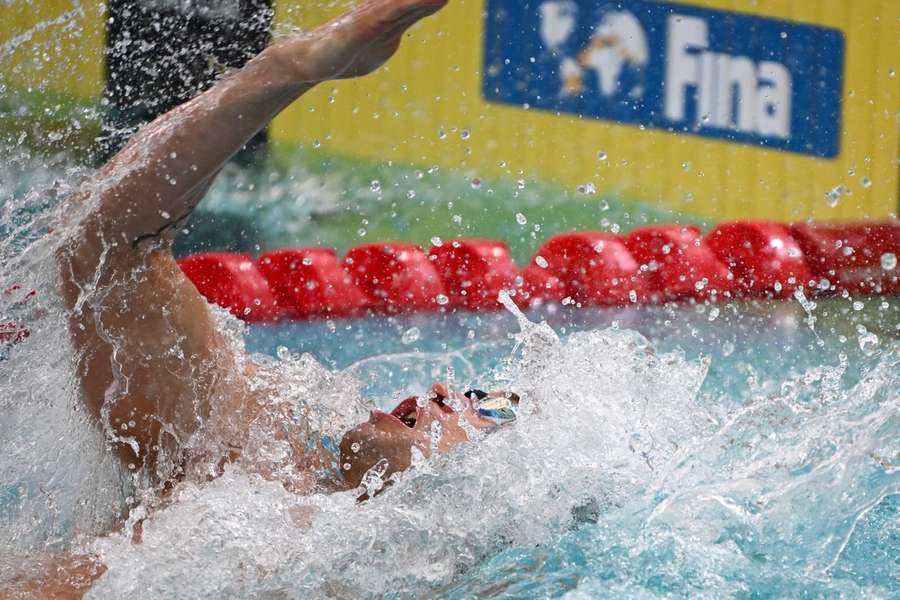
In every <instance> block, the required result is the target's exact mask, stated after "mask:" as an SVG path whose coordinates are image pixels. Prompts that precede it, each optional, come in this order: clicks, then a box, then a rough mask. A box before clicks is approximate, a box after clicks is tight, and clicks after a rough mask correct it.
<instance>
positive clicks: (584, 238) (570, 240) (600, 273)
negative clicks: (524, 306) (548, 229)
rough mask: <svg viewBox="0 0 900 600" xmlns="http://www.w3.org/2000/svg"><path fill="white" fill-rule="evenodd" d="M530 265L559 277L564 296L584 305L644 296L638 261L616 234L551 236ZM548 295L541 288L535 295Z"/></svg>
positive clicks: (553, 296)
mask: <svg viewBox="0 0 900 600" xmlns="http://www.w3.org/2000/svg"><path fill="white" fill-rule="evenodd" d="M532 268H541V269H546V270H547V272H548V273H549V274H550V275H552V276H555V277H558V278H559V281H560V286H561V288H562V290H564V292H565V295H566V296H569V297H571V298H572V300H573V301H575V302H578V303H581V304H583V305H587V306H616V305H624V304H630V303H633V302H637V301H638V300H639V299H642V298H644V297H645V295H646V283H645V281H644V278H643V277H642V276H641V274H640V273H639V268H638V263H637V261H636V260H635V259H634V257H633V256H632V255H631V253H630V252H629V251H628V249H627V248H626V247H625V244H623V243H622V240H620V239H619V238H617V237H616V236H613V235H610V234H607V233H601V232H592V231H587V232H576V233H565V234H561V235H557V236H555V237H552V238H550V240H548V241H547V242H546V243H545V244H544V245H543V246H542V247H541V249H540V250H539V251H538V253H537V254H536V255H535V257H534V259H533V260H532V263H531V266H530V267H529V269H532ZM562 290H560V289H552V290H551V294H549V298H548V296H546V295H543V294H542V292H541V287H537V288H536V289H534V290H533V294H534V295H535V296H537V297H542V298H547V299H556V297H558V296H559V294H560V293H561V292H562Z"/></svg>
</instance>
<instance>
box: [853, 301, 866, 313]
mask: <svg viewBox="0 0 900 600" xmlns="http://www.w3.org/2000/svg"><path fill="white" fill-rule="evenodd" d="M863 307H865V304H863V303H862V302H860V301H859V300H857V301H856V302H854V303H853V310H855V311H856V312H859V311H861V310H862V309H863Z"/></svg>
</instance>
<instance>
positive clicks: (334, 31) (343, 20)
mask: <svg viewBox="0 0 900 600" xmlns="http://www.w3.org/2000/svg"><path fill="white" fill-rule="evenodd" d="M446 3H447V0H370V1H369V2H366V3H365V4H362V5H360V6H358V7H357V8H356V9H354V10H352V11H350V12H349V13H347V14H346V15H344V16H342V17H339V18H338V19H336V20H334V21H332V22H331V23H328V24H327V25H324V26H323V27H320V28H319V29H317V30H316V31H315V33H316V34H318V35H319V36H320V37H321V42H322V44H323V45H324V46H326V47H327V50H326V54H328V55H329V56H330V60H329V61H328V63H329V64H326V65H324V66H325V68H326V69H327V70H328V71H329V72H328V73H323V74H321V77H324V78H328V77H359V76H362V75H366V74H368V73H371V72H372V71H374V70H375V69H377V68H378V67H380V66H381V65H382V64H384V63H385V62H386V61H387V60H388V59H389V58H390V57H391V56H392V55H393V54H394V52H396V50H397V47H398V46H399V45H400V37H401V36H402V35H403V33H404V32H405V31H406V30H407V29H409V28H410V27H412V26H413V25H414V24H415V23H416V22H418V21H419V20H421V19H423V18H425V17H427V16H429V15H431V14H433V13H435V12H437V11H438V10H440V9H441V8H443V6H444V5H445V4H446ZM312 79H319V77H313V78H312Z"/></svg>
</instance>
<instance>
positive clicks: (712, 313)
mask: <svg viewBox="0 0 900 600" xmlns="http://www.w3.org/2000/svg"><path fill="white" fill-rule="evenodd" d="M718 317H719V307H717V306H713V307H712V308H711V309H710V310H709V320H710V321H715V320H716V319H717V318H718Z"/></svg>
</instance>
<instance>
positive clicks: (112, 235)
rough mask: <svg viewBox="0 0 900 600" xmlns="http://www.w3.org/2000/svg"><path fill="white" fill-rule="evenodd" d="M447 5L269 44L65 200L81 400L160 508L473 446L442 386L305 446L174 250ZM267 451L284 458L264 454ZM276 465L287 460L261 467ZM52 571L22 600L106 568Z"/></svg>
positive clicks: (494, 417) (371, 4) (63, 257)
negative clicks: (70, 213) (214, 196)
mask: <svg viewBox="0 0 900 600" xmlns="http://www.w3.org/2000/svg"><path fill="white" fill-rule="evenodd" d="M447 1H448V0H369V1H367V2H364V3H363V4H361V5H359V6H358V7H356V8H355V9H354V10H352V11H350V12H349V13H347V14H346V15H344V16H342V17H340V18H338V19H336V20H334V21H332V22H330V23H328V24H326V25H324V26H322V27H319V28H317V29H315V30H313V31H310V32H304V33H302V34H294V35H291V36H288V37H285V38H281V39H279V40H278V41H277V42H275V43H274V44H273V45H271V46H270V47H268V48H267V49H265V50H264V51H263V52H261V53H260V54H259V55H257V56H256V57H255V58H253V59H252V60H250V61H249V62H248V63H247V64H246V66H244V67H243V68H242V69H240V70H238V71H236V72H234V73H232V74H230V75H229V76H227V77H225V78H223V79H222V80H220V81H219V82H217V83H216V84H215V85H214V86H213V87H212V88H211V89H209V90H208V91H206V92H204V93H202V94H200V95H199V96H197V97H196V98H194V99H193V100H191V101H189V102H187V103H185V104H184V105H182V106H179V107H177V108H175V109H174V110H172V111H170V112H169V113H167V114H165V115H162V116H160V117H159V118H157V119H156V120H155V121H153V122H152V123H150V124H148V125H146V126H145V127H143V128H142V129H141V130H140V131H138V132H137V133H136V134H135V135H134V136H133V137H132V139H131V140H130V141H129V143H128V144H127V145H126V146H125V147H124V148H123V149H122V150H121V151H120V152H119V153H118V154H117V155H116V156H114V157H113V158H112V159H110V161H109V162H108V163H106V164H105V165H104V166H103V167H101V168H100V169H99V170H98V172H97V173H96V175H95V177H94V178H93V179H92V180H91V181H89V182H88V183H87V184H85V186H84V188H83V189H82V190H81V191H80V192H79V194H77V195H75V196H74V197H73V199H72V200H70V202H71V203H72V204H73V205H82V206H85V207H89V208H88V209H87V213H86V215H85V216H84V218H83V219H82V220H81V221H80V223H78V225H77V227H75V228H74V233H73V234H72V235H70V237H69V238H68V239H66V240H65V241H64V243H63V244H62V245H61V246H60V249H59V251H58V253H57V259H58V263H59V267H60V273H61V276H62V296H63V299H64V301H65V304H66V306H67V308H68V311H69V329H70V336H71V339H72V343H73V347H74V350H75V369H76V373H77V379H78V382H79V383H80V394H81V398H82V399H83V403H84V406H85V407H86V409H87V410H88V412H89V413H90V414H91V415H92V416H93V417H94V419H95V420H96V422H97V424H98V426H99V427H100V428H102V430H103V432H104V434H105V436H106V439H107V441H108V443H109V444H110V446H111V448H112V449H113V451H114V452H115V453H116V454H117V455H118V457H119V458H120V459H121V461H122V463H123V465H124V466H125V467H126V468H127V469H129V470H131V471H134V472H141V473H143V474H145V479H146V480H148V481H150V482H151V484H152V487H153V489H155V490H157V493H158V495H159V496H165V495H166V494H167V492H169V491H170V490H171V489H172V488H173V487H174V486H176V485H177V484H178V483H179V482H181V481H186V480H189V481H195V482H197V481H206V480H209V479H212V478H215V477H217V476H218V475H220V474H221V473H222V472H223V469H224V467H225V465H227V464H229V463H240V465H241V467H242V468H243V469H246V470H248V471H250V472H254V473H258V474H259V475H261V476H262V477H264V478H267V479H270V480H275V481H280V482H282V483H283V484H284V485H285V487H287V488H288V489H289V490H291V491H293V492H296V493H301V494H309V493H315V492H319V491H339V490H352V489H354V488H356V487H358V486H359V485H360V483H361V482H362V481H363V479H364V477H365V476H366V473H368V472H370V470H371V469H372V468H373V467H375V466H377V467H378V469H379V474H380V475H381V476H383V477H384V478H389V477H390V476H391V475H392V474H393V473H396V472H399V471H402V470H404V469H406V468H408V467H409V466H410V462H411V453H412V449H413V448H414V447H416V448H419V450H420V451H421V452H422V453H423V454H424V455H426V456H429V455H430V452H431V448H432V447H433V446H434V447H436V449H437V451H438V452H446V451H448V450H450V449H451V448H452V447H454V446H456V445H458V444H461V443H463V442H465V441H467V440H468V439H469V438H468V435H467V434H466V429H465V428H464V427H463V426H462V424H461V423H460V415H458V414H456V413H455V412H453V411H452V410H450V409H449V407H448V405H447V402H446V401H447V400H451V399H454V398H455V397H453V396H451V393H450V391H449V390H448V389H446V387H445V386H440V385H437V386H435V387H433V388H432V390H431V392H430V394H429V396H428V397H427V398H426V399H425V400H424V401H423V402H415V401H414V402H413V404H415V407H414V408H412V407H411V405H410V403H409V402H407V403H406V404H405V405H401V407H398V409H397V410H395V411H394V414H389V413H381V412H374V413H372V415H371V418H370V419H369V420H368V421H367V422H365V423H362V424H360V425H358V426H357V427H355V428H353V429H352V430H350V431H349V432H347V434H346V435H345V436H344V437H343V440H342V441H341V443H340V448H335V447H334V444H333V443H327V442H326V441H325V440H318V441H315V442H314V443H312V444H310V443H309V440H310V439H311V437H310V432H309V426H308V424H307V423H306V421H305V420H304V419H302V418H296V415H294V414H293V412H292V411H293V409H294V407H293V406H291V405H290V404H289V403H288V402H285V401H283V400H281V399H280V392H282V393H283V390H284V389H285V386H284V385H281V384H279V380H278V375H277V374H273V373H269V372H267V371H266V369H265V368H264V367H263V366H261V365H258V364H255V363H253V362H252V361H251V360H249V358H248V357H245V356H240V355H238V354H237V353H236V351H235V350H234V349H233V345H232V344H230V343H229V341H228V340H227V338H226V336H225V335H224V334H223V332H222V331H220V328H219V326H218V322H217V320H216V317H215V315H214V314H213V312H212V311H211V309H210V307H209V305H208V304H207V302H206V300H205V299H204V298H203V297H202V296H201V295H200V294H199V293H198V291H197V289H196V288H195V287H194V286H193V284H191V282H190V281H188V279H187V278H186V277H185V276H184V274H183V273H182V272H181V270H180V269H179V267H178V264H177V263H176V261H175V259H174V257H173V255H172V251H171V249H172V242H173V238H174V235H175V232H176V231H177V230H178V229H179V227H180V226H181V224H183V223H184V221H185V220H186V219H187V218H188V217H189V216H190V214H191V211H192V210H193V209H194V207H196V206H197V204H198V203H199V202H200V200H201V199H202V198H203V196H204V194H205V193H206V191H207V190H208V189H209V187H210V185H211V183H212V181H213V178H214V177H215V176H216V174H217V173H218V171H219V170H220V169H221V168H222V166H223V165H224V163H225V162H226V161H227V160H228V159H229V158H230V157H231V156H232V155H234V154H235V153H236V152H237V151H238V150H239V149H240V148H241V146H242V145H243V144H245V143H246V142H247V141H248V140H249V139H250V138H251V137H253V135H254V134H256V133H257V132H258V131H260V130H261V129H262V128H264V127H265V126H266V125H267V124H268V123H269V122H270V121H271V120H272V119H273V118H274V117H275V116H276V115H277V114H279V113H280V112H281V111H283V110H284V109H285V108H287V107H288V106H289V105H290V104H291V103H292V102H294V101H295V100H297V99H298V98H299V97H300V96H302V95H303V94H304V93H306V92H307V91H309V90H310V89H312V88H313V87H315V86H316V85H317V84H319V83H321V82H323V81H327V80H334V79H345V78H353V77H361V76H364V75H366V74H368V73H370V72H372V71H374V70H375V69H377V68H378V67H380V66H381V65H382V64H384V63H385V62H386V61H387V60H388V59H389V58H390V57H391V56H392V55H393V54H394V52H395V51H396V50H397V48H398V46H399V44H400V40H401V37H402V36H403V35H404V33H405V32H406V30H407V29H408V28H409V27H411V26H412V25H413V24H415V23H416V22H418V21H419V20H420V19H422V18H424V17H427V16H429V15H431V14H433V13H435V12H437V11H438V10H440V9H441V8H442V7H443V6H444V5H445V4H446V3H447ZM481 394H482V393H480V392H479V393H477V394H476V393H473V394H470V395H469V396H463V397H462V400H461V401H462V402H463V405H464V406H465V410H464V411H463V415H462V416H463V418H464V419H465V420H466V421H467V422H468V424H469V425H471V426H472V427H475V428H481V429H490V428H494V427H499V426H502V424H503V423H505V422H508V421H509V419H510V414H511V413H510V412H509V411H507V410H506V409H508V408H511V398H512V396H510V395H508V394H503V393H495V394H492V395H491V396H488V398H494V399H497V398H500V397H503V398H504V400H503V401H502V402H501V404H504V406H501V407H499V408H501V409H503V410H501V411H500V412H501V413H503V414H502V415H501V414H500V413H498V412H497V411H496V410H495V409H497V408H498V407H497V406H492V407H488V408H485V407H482V406H481V405H480V404H479V403H480V402H481V401H482V400H484V399H485V397H484V396H482V395H481ZM455 399H456V400H460V399H459V398H455ZM516 401H517V398H516ZM504 411H505V412H504ZM435 422H437V423H439V424H440V425H441V427H440V430H441V432H442V434H441V436H440V439H438V440H432V439H431V435H432V431H433V428H432V424H434V423H435ZM433 442H434V444H433ZM267 444H268V445H270V446H271V447H276V446H277V448H278V449H279V450H283V449H284V448H287V449H288V451H287V452H280V453H273V452H266V449H267V448H268V446H267ZM275 454H278V455H279V456H281V455H283V456H285V458H284V459H282V460H280V461H276V462H274V463H273V462H272V459H271V458H265V457H271V456H273V455H275ZM335 467H337V468H335ZM135 533H136V537H139V532H138V531H136V532H135ZM47 569H48V570H47V573H48V575H47V577H45V578H42V579H41V580H39V581H31V582H19V585H18V587H17V589H18V590H19V592H21V593H22V594H23V595H24V596H25V597H28V596H29V595H30V596H31V597H48V596H49V597H80V596H81V595H83V594H84V593H85V592H86V591H87V590H88V589H89V587H90V585H91V583H92V582H93V581H94V580H96V578H97V577H99V576H100V575H102V573H103V571H104V569H105V568H104V567H103V565H102V564H99V563H98V562H97V561H95V560H93V559H91V558H89V557H88V558H86V557H77V558H68V559H65V560H64V561H62V562H55V563H51V564H49V565H48V566H47ZM0 588H2V586H0ZM10 595H11V594H10Z"/></svg>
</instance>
